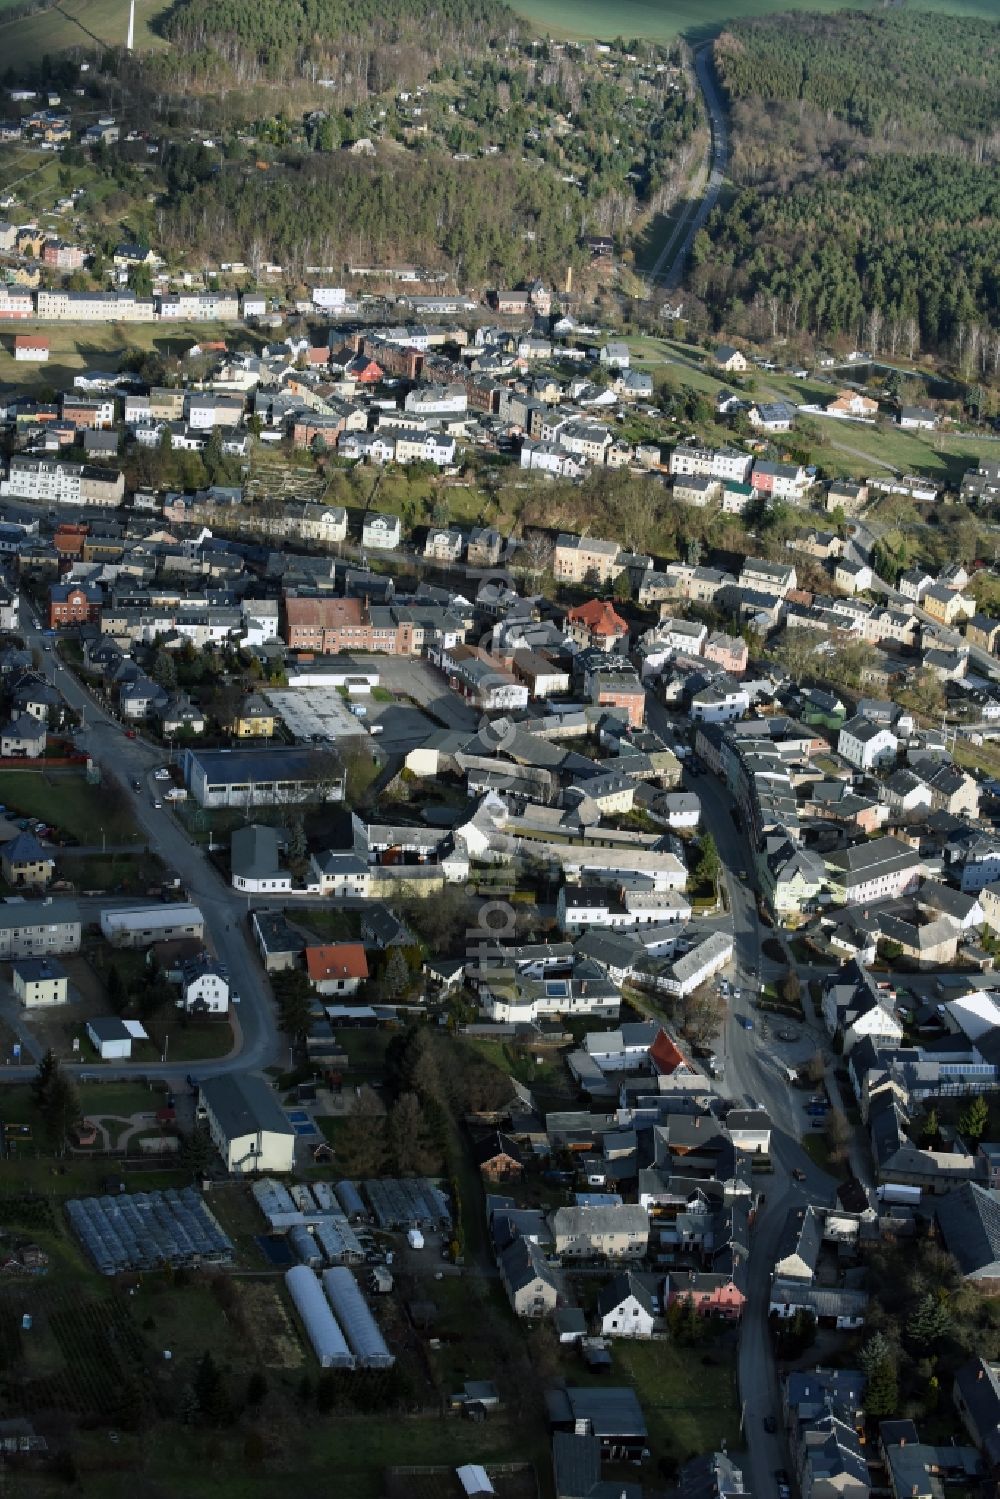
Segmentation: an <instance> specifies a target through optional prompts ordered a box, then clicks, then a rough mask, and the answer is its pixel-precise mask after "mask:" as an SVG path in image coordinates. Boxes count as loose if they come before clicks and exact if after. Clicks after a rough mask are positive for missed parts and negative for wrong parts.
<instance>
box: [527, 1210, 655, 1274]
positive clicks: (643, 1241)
mask: <svg viewBox="0 0 1000 1499" xmlns="http://www.w3.org/2000/svg"><path fill="white" fill-rule="evenodd" d="M549 1224H550V1227H551V1229H552V1238H553V1242H554V1245H555V1251H556V1253H557V1254H558V1255H561V1256H562V1257H563V1258H564V1259H568V1260H573V1259H586V1260H596V1259H626V1258H630V1259H641V1258H642V1257H643V1255H645V1253H646V1248H647V1245H648V1242H649V1217H648V1215H647V1213H646V1210H645V1208H643V1207H639V1206H638V1204H635V1203H617V1204H614V1205H613V1206H610V1207H562V1208H556V1209H555V1211H554V1212H553V1213H551V1214H550V1216H549Z"/></svg>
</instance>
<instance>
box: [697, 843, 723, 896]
mask: <svg viewBox="0 0 1000 1499" xmlns="http://www.w3.org/2000/svg"><path fill="white" fill-rule="evenodd" d="M721 868H722V861H721V860H720V858H719V850H718V849H717V848H716V846H715V839H714V838H713V837H712V835H711V833H703V834H702V837H701V857H700V858H699V860H698V864H697V867H696V868H695V872H694V877H695V879H696V880H697V881H698V883H699V885H711V886H712V888H713V889H715V887H716V886H717V884H718V880H719V871H720V870H721Z"/></svg>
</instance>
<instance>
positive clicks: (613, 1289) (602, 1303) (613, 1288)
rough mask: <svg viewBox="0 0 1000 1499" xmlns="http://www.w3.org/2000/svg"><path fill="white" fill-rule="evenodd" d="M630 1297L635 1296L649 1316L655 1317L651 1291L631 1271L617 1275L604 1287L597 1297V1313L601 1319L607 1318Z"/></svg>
mask: <svg viewBox="0 0 1000 1499" xmlns="http://www.w3.org/2000/svg"><path fill="white" fill-rule="evenodd" d="M629 1296H634V1297H635V1299H636V1301H637V1302H638V1303H639V1305H640V1306H641V1307H642V1309H643V1311H644V1312H645V1313H646V1314H647V1316H650V1317H652V1316H653V1315H654V1307H653V1298H652V1295H651V1294H650V1292H649V1289H648V1288H647V1287H646V1286H644V1285H643V1283H642V1281H641V1280H640V1279H639V1277H638V1276H637V1275H634V1274H633V1273H632V1271H631V1270H626V1271H624V1272H623V1274H621V1275H616V1276H615V1277H614V1278H613V1279H612V1280H609V1281H608V1282H607V1284H606V1285H604V1286H602V1287H601V1289H600V1291H599V1292H598V1295H597V1311H598V1315H599V1316H601V1317H606V1316H607V1315H608V1313H609V1312H613V1311H614V1310H615V1308H616V1307H619V1306H621V1304H622V1302H623V1301H626V1300H627V1299H628V1297H629Z"/></svg>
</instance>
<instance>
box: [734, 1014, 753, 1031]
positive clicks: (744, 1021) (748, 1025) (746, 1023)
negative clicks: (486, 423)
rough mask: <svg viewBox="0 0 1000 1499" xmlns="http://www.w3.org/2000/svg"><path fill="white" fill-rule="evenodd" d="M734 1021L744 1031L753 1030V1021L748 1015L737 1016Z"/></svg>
mask: <svg viewBox="0 0 1000 1499" xmlns="http://www.w3.org/2000/svg"><path fill="white" fill-rule="evenodd" d="M736 1019H737V1020H738V1021H739V1023H740V1025H741V1026H742V1027H743V1029H744V1030H745V1031H752V1030H753V1021H752V1020H751V1019H750V1016H749V1015H737V1017H736Z"/></svg>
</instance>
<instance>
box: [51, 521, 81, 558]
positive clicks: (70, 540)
mask: <svg viewBox="0 0 1000 1499" xmlns="http://www.w3.org/2000/svg"><path fill="white" fill-rule="evenodd" d="M89 532H90V527H89V526H86V525H83V526H74V525H70V524H66V523H64V524H63V525H61V526H59V527H58V528H57V530H56V534H55V537H54V538H53V542H52V544H53V546H54V547H55V550H56V553H57V555H58V557H59V559H60V561H63V560H68V561H75V560H77V559H79V558H80V557H82V556H83V543H84V542H85V541H86V539H87V536H88V534H89Z"/></svg>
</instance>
